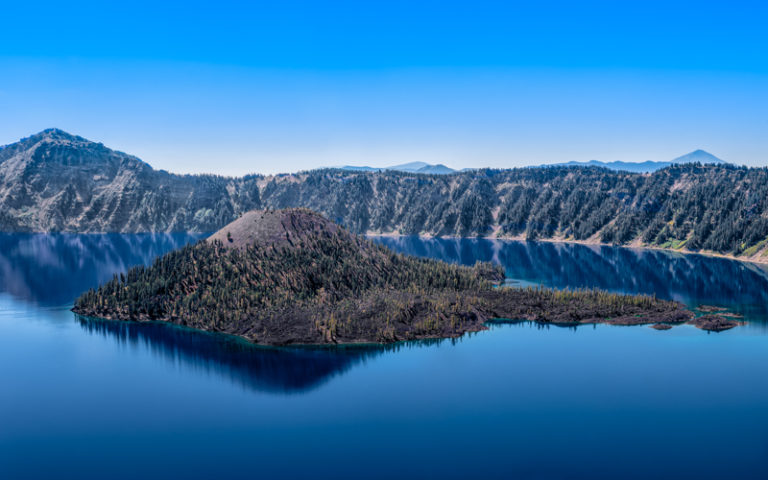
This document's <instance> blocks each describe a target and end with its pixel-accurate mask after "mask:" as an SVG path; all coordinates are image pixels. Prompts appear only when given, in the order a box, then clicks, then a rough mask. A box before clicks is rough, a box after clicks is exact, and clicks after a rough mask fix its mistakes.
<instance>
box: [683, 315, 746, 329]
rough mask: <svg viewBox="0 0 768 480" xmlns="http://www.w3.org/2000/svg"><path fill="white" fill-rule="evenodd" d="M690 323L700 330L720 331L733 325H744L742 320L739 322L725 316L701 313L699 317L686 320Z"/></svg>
mask: <svg viewBox="0 0 768 480" xmlns="http://www.w3.org/2000/svg"><path fill="white" fill-rule="evenodd" d="M688 323H689V324H690V325H693V326H694V327H697V328H700V329H702V330H707V331H709V332H722V331H723V330H730V329H731V328H733V327H738V326H739V325H744V322H739V321H737V320H731V319H728V318H725V317H724V316H722V315H714V314H709V315H702V316H701V317H696V318H694V319H693V320H691V321H689V322H688Z"/></svg>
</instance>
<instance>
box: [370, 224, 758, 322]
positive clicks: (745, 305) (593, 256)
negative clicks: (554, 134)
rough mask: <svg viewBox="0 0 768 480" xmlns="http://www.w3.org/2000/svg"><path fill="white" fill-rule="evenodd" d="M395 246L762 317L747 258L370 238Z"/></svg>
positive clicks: (534, 277) (537, 281)
mask: <svg viewBox="0 0 768 480" xmlns="http://www.w3.org/2000/svg"><path fill="white" fill-rule="evenodd" d="M372 239H373V240H375V241H376V242H379V243H381V244H383V245H385V246H387V247H389V248H391V249H393V250H395V251H398V252H401V253H406V254H409V255H417V256H421V257H430V258H437V259H440V260H444V261H448V262H454V263H461V264H464V265H472V264H474V263H475V262H476V261H492V262H495V263H499V264H501V265H503V266H504V268H505V269H506V276H507V278H509V279H515V280H518V281H520V283H521V284H523V285H526V284H533V285H543V286H547V287H554V288H600V289H604V290H608V291H612V292H619V293H633V294H638V293H641V294H648V295H656V296H657V297H659V298H664V299H670V300H677V301H680V302H683V303H685V304H687V305H689V306H691V307H696V306H698V305H700V304H708V305H719V306H723V307H726V308H729V309H732V310H733V311H736V312H739V313H741V314H743V315H745V316H747V317H748V318H749V319H750V320H758V321H762V322H764V321H766V320H768V272H767V271H766V270H765V268H764V267H762V266H760V265H757V264H753V263H746V262H738V261H734V260H729V259H725V258H715V257H708V256H703V255H690V254H681V253H676V252H669V251H662V250H649V249H631V248H622V247H610V246H597V245H580V244H572V243H553V242H523V241H509V240H491V239H474V238H473V239H470V238H463V239H457V238H419V237H372Z"/></svg>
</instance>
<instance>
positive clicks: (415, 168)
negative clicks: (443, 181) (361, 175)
mask: <svg viewBox="0 0 768 480" xmlns="http://www.w3.org/2000/svg"><path fill="white" fill-rule="evenodd" d="M339 168H340V169H341V170H350V171H354V172H383V171H386V170H392V171H395V172H408V173H426V174H432V175H435V174H436V175H445V174H448V173H455V172H457V171H458V170H454V169H452V168H450V167H446V166H445V165H443V164H440V163H439V164H437V165H431V164H429V163H426V162H410V163H403V164H402V165H393V166H391V167H381V168H378V167H366V166H362V167H356V166H354V165H345V166H343V167H339Z"/></svg>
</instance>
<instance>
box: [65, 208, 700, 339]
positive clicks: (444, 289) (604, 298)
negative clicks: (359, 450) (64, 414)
mask: <svg viewBox="0 0 768 480" xmlns="http://www.w3.org/2000/svg"><path fill="white" fill-rule="evenodd" d="M264 225H268V226H269V228H270V230H271V231H267V229H265V228H264V227H263V226H264ZM297 226H298V227H297ZM254 232H256V233H255V235H256V236H258V238H255V239H254V235H251V234H253V233H254ZM276 232H277V233H279V234H278V235H273V234H274V233H276ZM219 233H220V235H217V236H216V237H215V239H212V240H208V241H201V242H199V243H197V244H195V245H191V246H186V247H184V248H182V249H180V250H176V251H174V252H171V253H169V254H166V255H164V256H162V257H160V258H158V259H157V260H156V261H155V262H154V264H153V265H152V266H150V267H143V266H140V267H136V268H133V269H131V270H129V271H128V272H127V273H126V274H121V275H120V276H119V277H118V276H116V277H115V278H113V279H112V280H111V281H109V282H107V283H105V284H103V285H102V286H101V287H99V288H98V289H96V290H90V291H88V292H86V293H85V294H83V295H82V296H81V297H80V298H78V299H77V301H76V302H75V307H74V311H75V312H77V313H80V314H83V315H88V316H95V317H104V318H111V319H117V320H139V321H151V320H162V321H167V322H171V323H175V324H179V325H184V326H188V327H194V328H198V329H202V330H209V331H216V332H225V333H230V334H235V335H240V336H243V337H245V338H247V339H249V340H251V341H254V342H258V343H266V344H289V343H304V344H320V343H356V342H383V343H386V342H394V341H398V340H409V339H420V338H443V337H455V336H458V335H461V334H463V333H465V332H468V331H477V330H481V329H483V328H485V327H484V323H485V322H486V321H487V320H488V319H490V318H498V317H502V318H515V319H522V318H525V319H530V320H535V321H539V322H544V323H568V324H572V323H584V322H604V321H610V322H613V323H621V324H642V323H655V322H659V321H662V322H671V323H680V322H684V321H687V320H689V319H690V317H691V315H690V312H688V311H686V310H685V309H684V308H683V307H682V305H680V304H678V303H675V302H666V301H662V300H657V299H655V298H651V297H647V296H622V295H614V294H608V293H603V292H598V291H585V292H568V291H553V290H546V289H512V288H493V282H498V281H499V280H501V279H503V271H502V270H501V268H500V267H498V266H493V265H490V264H478V265H476V266H475V267H472V268H470V267H462V266H458V265H454V264H448V263H444V262H439V261H435V260H427V259H418V258H414V257H407V256H403V255H400V254H396V253H394V252H392V251H390V250H388V249H386V248H385V247H382V246H380V245H377V244H374V243H373V242H371V241H369V240H366V239H364V238H363V237H359V236H355V235H353V234H350V233H349V232H347V231H346V230H344V229H342V228H338V227H337V226H336V225H334V224H333V223H331V222H330V221H327V220H325V219H323V218H322V217H320V216H318V215H317V214H315V213H313V212H311V211H309V210H296V209H293V210H282V211H266V212H255V213H254V214H252V215H249V216H245V217H243V218H241V219H239V220H237V221H235V222H233V224H231V225H230V226H227V227H225V228H224V229H223V230H222V231H221V232H219ZM220 238H224V239H225V240H223V241H222V240H220ZM244 238H250V240H249V242H250V243H246V242H244V241H243V239H244Z"/></svg>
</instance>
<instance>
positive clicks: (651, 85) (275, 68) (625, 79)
mask: <svg viewBox="0 0 768 480" xmlns="http://www.w3.org/2000/svg"><path fill="white" fill-rule="evenodd" d="M2 15H3V22H2V25H3V26H2V28H0V144H5V143H10V142H14V141H17V140H18V139H19V138H21V137H25V136H28V135H30V134H32V133H36V132H37V131H40V130H42V129H44V128H48V127H59V128H62V129H64V130H67V131H69V132H70V133H75V134H78V135H82V136H84V137H87V138H90V139H92V140H96V141H100V142H103V143H104V144H106V145H107V146H109V147H112V148H116V149H119V150H123V151H126V152H128V153H132V154H135V155H137V156H139V157H140V158H142V159H144V160H145V161H147V162H149V163H150V164H151V165H153V166H154V167H156V168H163V169H166V170H170V171H173V172H182V173H186V172H213V173H220V174H231V175H240V174H243V173H247V172H260V173H274V172H288V171H296V170H302V169H309V168H315V167H318V166H328V165H343V164H355V165H373V166H384V165H392V164H397V163H405V162H410V161H419V160H421V161H427V162H430V163H445V164H447V165H449V166H452V167H455V168H462V167H481V166H492V167H513V166H519V165H530V164H539V163H551V162H561V161H569V160H590V159H597V160H604V161H611V160H625V161H643V160H669V159H671V158H673V157H676V156H679V155H682V154H684V153H687V152H689V151H691V150H694V149H697V148H702V149H705V150H707V151H709V152H711V153H713V154H715V155H717V156H719V157H721V158H723V159H725V160H727V161H731V162H734V163H740V164H748V165H766V164H768V3H766V2H757V1H755V2H739V1H730V2H723V1H719V2H707V1H696V2H674V1H664V2H657V1H652V0H651V1H648V0H646V1H638V2H630V1H626V2H625V1H611V2H590V1H578V2H576V1H574V2H556V1H535V2H534V1H529V2H513V1H506V2H487V1H479V0H475V1H463V2H452V1H449V0H444V1H434V2H433V1H423V2H418V1H415V0H412V1H402V2H401V1H397V0H388V1H382V2H379V1H359V0H358V1H350V2H331V1H326V2H302V1H290V0H288V1H286V0H283V1H276V2H229V1H226V0H219V1H217V2H195V1H187V2H179V3H175V4H174V3H173V2H160V1H157V0H155V1H152V2H144V1H140V0H139V1H132V2H78V1H68V2H64V1H61V0H58V1H56V2H47V1H38V2H32V3H29V2H6V4H4V5H3V7H2Z"/></svg>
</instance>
